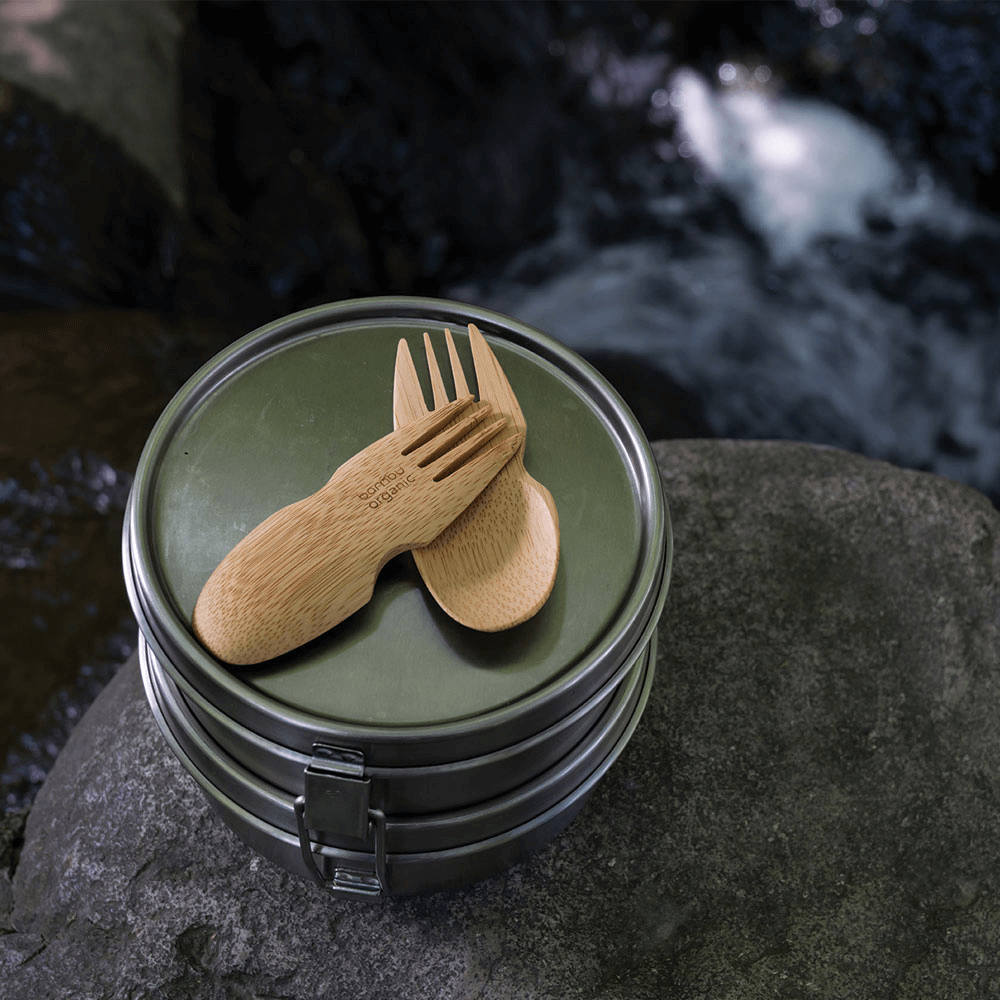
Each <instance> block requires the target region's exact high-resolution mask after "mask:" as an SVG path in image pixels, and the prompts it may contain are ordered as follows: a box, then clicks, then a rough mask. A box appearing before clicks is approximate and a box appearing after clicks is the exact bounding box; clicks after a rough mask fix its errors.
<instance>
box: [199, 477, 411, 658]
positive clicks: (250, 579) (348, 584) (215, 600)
mask: <svg viewBox="0 0 1000 1000" xmlns="http://www.w3.org/2000/svg"><path fill="white" fill-rule="evenodd" d="M351 528H352V524H351V523H350V522H344V521H343V520H340V521H338V520H337V519H336V518H331V517H330V516H329V504H328V502H326V500H325V498H324V495H323V491H322V490H321V491H320V492H319V493H315V494H313V495H312V496H310V497H307V498H306V499H304V500H299V501H298V502H296V503H293V504H289V505H288V506H287V507H283V508H282V509H281V510H279V511H276V512H275V513H274V514H272V515H271V516H270V517H268V518H267V519H266V520H265V521H263V522H261V524H259V525H258V526H257V527H256V528H254V529H253V531H251V532H250V533H249V534H248V535H246V537H245V538H243V539H242V541H240V542H239V543H238V544H237V545H236V547H235V548H234V549H233V550H232V551H231V552H230V553H229V554H228V555H227V556H226V558H225V559H223V560H222V562H221V563H220V564H219V565H218V566H217V567H216V569H215V571H214V572H213V573H212V575H211V576H210V577H209V579H208V582H207V583H206V584H205V586H204V588H203V589H202V592H201V594H200V595H199V598H198V602H197V604H196V605H195V609H194V616H193V623H194V629H195V634H196V635H197V636H198V638H199V639H200V640H201V641H202V642H203V643H204V644H205V645H206V646H207V647H208V649H209V650H211V651H212V652H213V653H214V654H215V655H216V656H218V657H219V658H220V659H222V660H225V661H226V662H228V663H233V664H248V663H258V662H262V661H263V660H266V659H270V658H271V657H273V656H278V655H280V654H281V653H284V652H287V651H288V650H290V649H294V648H296V647H297V646H300V645H302V644H303V643H305V642H308V641H309V640H310V639H314V638H315V637H316V636H318V635H321V634H322V633H323V632H325V631H327V629H330V628H332V627H333V626H334V625H336V624H337V623H338V622H340V621H343V620H344V619H345V618H347V617H348V616H349V615H351V614H353V613H354V612H355V611H357V610H358V609H359V608H361V607H363V606H364V605H365V604H366V603H367V602H368V601H369V600H370V599H371V595H372V591H373V589H374V586H375V579H376V577H377V576H378V572H379V570H380V569H381V568H382V566H383V565H384V564H385V562H386V561H387V560H388V559H390V558H391V557H392V556H393V555H394V554H395V552H394V551H393V549H394V548H395V547H394V546H392V545H391V543H390V546H389V547H388V548H387V547H386V544H385V543H386V542H387V539H385V538H384V537H382V538H379V539H373V538H372V537H370V536H369V537H365V536H364V534H363V533H359V532H356V531H352V530H351Z"/></svg>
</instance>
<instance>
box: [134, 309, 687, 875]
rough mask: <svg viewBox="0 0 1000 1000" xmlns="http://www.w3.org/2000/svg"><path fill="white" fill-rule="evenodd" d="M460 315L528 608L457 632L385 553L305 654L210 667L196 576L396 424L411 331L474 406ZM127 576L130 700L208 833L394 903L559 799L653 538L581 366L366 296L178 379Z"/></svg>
mask: <svg viewBox="0 0 1000 1000" xmlns="http://www.w3.org/2000/svg"><path fill="white" fill-rule="evenodd" d="M469 322H474V323H476V325H477V326H478V327H479V328H480V330H482V332H483V334H484V335H485V336H486V338H487V340H488V341H489V342H490V346H491V347H492V349H493V351H494V353H495V354H496V356H497V359H498V361H499V362H500V364H501V366H502V367H503V369H504V372H505V373H506V375H507V377H508V379H509V380H510V382H511V385H512V387H513V389H514V391H515V393H516V394H517V397H518V401H519V403H520V405H521V408H522V410H523V412H524V416H525V420H526V422H527V428H528V431H527V448H526V453H525V465H526V467H527V469H528V471H529V472H530V473H531V474H532V475H533V476H535V478H536V479H538V480H539V481H540V482H542V483H544V484H545V485H546V486H547V487H548V488H549V490H550V491H551V493H552V495H553V498H554V499H555V503H556V506H557V508H558V511H559V518H560V542H561V552H560V563H559V569H558V573H557V576H556V582H555V586H554V588H553V591H552V594H551V596H550V597H549V600H548V601H547V602H546V604H545V605H544V607H543V608H542V610H541V611H540V612H539V613H538V614H537V615H535V616H534V617H533V618H532V619H530V620H529V621H528V622H525V623H524V624H523V625H519V626H517V627H515V628H513V629H510V630H508V631H506V632H500V633H479V632H475V631H473V630H470V629H467V628H465V627H463V626H461V625H458V624H457V623H455V622H454V621H453V620H452V619H451V618H449V617H448V616H447V615H446V614H445V613H444V612H443V611H442V610H441V609H440V608H438V607H437V605H436V604H435V602H434V601H433V599H432V598H431V597H430V595H429V593H428V592H427V590H426V588H425V587H424V586H423V584H422V582H421V580H420V576H419V574H418V573H417V570H416V567H415V564H414V563H413V560H412V558H411V557H410V556H409V555H405V554H404V555H403V556H401V557H398V558H397V559H394V560H392V561H390V563H388V564H387V565H386V567H385V568H384V569H383V571H382V573H381V574H380V576H379V579H378V582H377V584H376V587H375V593H374V595H373V598H372V600H371V601H370V602H369V604H368V605H367V606H366V607H364V608H363V609H362V610H360V611H358V612H357V613H356V614H354V615H352V616H351V617H350V618H349V619H347V620H346V621H345V622H343V623H341V624H340V625H338V626H337V627H336V628H334V629H332V630H331V631H330V632H328V633H326V634H325V635H323V636H321V637H320V638H318V639H316V640H314V641H313V642H311V643H309V644H308V645H306V646H304V647H302V648H300V649H298V650H295V651H293V652H292V653H289V654H286V655H285V656H282V657H279V658H277V659H275V660H272V661H269V662H268V663H265V664H261V665H259V666H257V667H253V668H246V667H243V668H233V667H230V666H228V665H226V664H224V663H221V662H220V661H218V660H216V659H215V658H214V657H213V656H211V655H210V654H209V653H208V652H207V651H206V650H205V649H204V648H203V647H202V646H201V645H200V643H199V642H198V641H197V640H196V639H195V637H194V635H193V632H192V630H191V625H190V620H191V613H192V611H193V608H194V603H195V600H196V599H197V596H198V594H199V592H200V590H201V587H202V586H203V585H204V583H205V581H206V580H207V578H208V576H209V575H210V573H211V572H212V570H213V569H214V568H215V566H216V565H217V564H218V563H219V562H220V561H221V559H222V558H223V557H224V556H225V554H226V553H227V552H228V551H229V550H230V549H231V548H232V547H233V546H234V545H235V544H236V542H237V541H239V539H240V538H241V537H242V536H243V535H244V534H245V533H246V532H247V531H248V530H250V529H251V528H252V527H253V526H254V525H256V524H258V523H259V522H260V521H262V520H264V518H265V517H267V516H268V515H269V514H270V513H272V512H273V511H274V510H277V509H278V508H279V507H281V506H283V505H285V504H287V503H291V502H294V501H295V500H298V499H301V498H302V497H305V496H307V495H309V494H311V493H313V492H314V491H315V490H316V489H318V488H319V487H320V486H322V485H323V483H325V482H326V480H327V479H328V478H329V477H330V475H331V474H332V472H333V470H334V469H335V468H336V467H337V466H338V465H340V464H341V463H342V462H344V461H345V460H346V459H347V458H349V457H350V456H351V455H353V454H355V453H356V452H357V451H359V450H360V449H362V448H364V447H365V446H366V445H368V444H369V443H371V442H372V441H374V440H376V439H377V438H379V437H381V436H383V435H384V434H386V433H388V432H389V431H390V430H391V429H392V382H393V369H394V363H395V354H396V345H397V343H398V341H399V339H400V338H401V337H405V338H406V339H407V340H408V341H409V343H410V347H411V351H412V352H413V354H414V358H415V360H416V363H417V369H418V372H420V373H421V378H422V380H423V383H424V385H425V388H426V386H427V385H428V381H427V379H426V366H425V364H423V350H422V344H421V338H422V334H423V332H424V331H425V330H426V331H428V332H430V334H431V337H432V339H433V340H434V343H435V348H436V350H437V352H438V357H439V358H441V359H444V358H445V357H446V353H445V351H444V347H443V328H444V327H445V326H448V327H450V328H451V330H452V332H453V333H454V334H455V339H456V342H457V344H458V349H459V353H460V355H461V356H462V361H463V366H464V368H465V372H466V375H467V377H468V378H469V382H470V385H472V387H473V391H475V380H474V377H473V376H474V365H473V363H472V358H471V352H470V350H469V345H468V338H467V335H466V334H465V329H466V324H467V323H469ZM445 367H447V365H445ZM445 380H446V383H447V382H448V381H449V379H448V375H447V374H446V375H445ZM123 563H124V569H125V581H126V585H127V588H128V590H129V596H130V600H131V603H132V606H133V609H134V611H135V614H136V617H137V620H138V622H139V626H140V630H141V633H142V642H141V651H142V660H143V671H144V677H145V680H146V685H147V694H148V696H149V700H150V704H151V706H152V707H153V710H154V714H155V715H156V718H157V721H158V722H159V724H160V726H161V728H162V729H163V730H164V733H165V735H166V736H167V738H168V741H169V742H170V743H171V746H172V747H173V749H174V751H175V752H176V753H177V755H178V757H179V758H180V759H181V761H182V762H183V763H184V765H185V766H186V767H187V768H188V769H189V770H190V771H191V772H192V773H193V774H194V775H195V777H196V779H197V780H199V782H200V783H201V784H202V787H203V788H204V789H205V790H206V793H207V794H208V795H209V798H210V799H211V800H212V802H213V804H214V805H215V806H216V808H217V809H218V810H219V811H220V813H221V814H222V815H223V817H224V819H225V820H226V822H227V823H228V824H229V825H230V826H232V827H233V829H235V830H236V831H237V832H238V833H240V834H241V835H242V836H243V837H244V839H246V840H247V841H248V842H249V843H251V844H252V845H253V846H254V847H256V848H257V849H258V850H261V852H262V853H264V854H265V855H267V856H268V857H271V858H273V859H274V860H277V861H278V862H279V863H281V864H285V865H286V867H290V868H292V869H293V870H296V871H301V872H302V873H303V874H307V875H309V876H311V877H313V878H317V879H319V880H320V881H324V882H327V883H328V884H330V885H331V887H332V888H334V889H336V890H339V891H343V892H350V893H364V894H378V893H382V892H392V893H397V892H408V891H417V890H418V889H419V890H423V889H432V888H438V887H444V886H445V885H454V884H459V883H460V882H463V881H471V880H473V879H475V878H479V877H482V876H483V875H484V874H486V873H487V872H488V871H492V870H495V868H496V865H497V864H501V865H502V864H503V863H509V859H511V858H514V857H520V856H523V852H524V851H526V850H530V849H531V848H532V847H533V846H537V845H538V844H539V843H541V842H544V839H547V837H548V836H551V835H552V834H553V833H554V832H555V831H556V830H557V829H559V828H561V825H564V823H565V822H568V814H572V813H574V812H575V811H576V809H578V808H579V805H580V804H581V803H582V798H583V796H584V795H585V794H586V791H587V790H589V789H590V788H591V787H593V783H594V781H596V780H597V778H596V777H595V775H597V776H599V774H601V773H603V771H604V770H605V769H606V767H607V766H610V761H611V760H613V758H614V756H615V755H616V754H617V753H618V752H619V751H620V749H621V746H623V745H624V740H627V734H630V733H631V731H632V729H634V726H635V724H636V722H637V721H638V716H639V714H640V713H641V711H642V706H643V705H644V704H645V696H644V695H642V692H643V691H647V692H648V685H649V684H650V683H651V680H652V673H653V664H652V662H651V661H652V650H653V648H654V643H655V635H656V627H657V622H658V619H659V616H660V613H661V611H662V608H663V603H664V600H665V597H666V592H667V587H668V583H669V577H670V564H671V533H670V522H669V515H668V512H667V507H666V503H665V501H664V499H663V496H662V492H661V489H660V482H659V476H658V473H657V470H656V466H655V463H654V461H653V457H652V454H651V452H650V449H649V446H648V444H647V442H646V440H645V438H644V436H643V435H642V432H641V430H640V429H639V427H638V425H637V423H636V421H635V419H634V417H633V416H632V415H631V413H630V412H629V411H628V409H627V408H626V406H625V405H624V403H623V402H622V400H621V399H620V397H619V396H618V395H617V394H616V393H615V392H614V390H613V389H611V387H610V386H609V385H608V384H607V383H606V382H605V381H604V379H603V378H602V377H601V376H600V375H599V374H598V373H597V372H596V371H595V370H594V369H593V368H591V367H590V366H589V365H588V364H587V363H586V362H584V361H583V360H582V359H581V358H579V357H578V356H577V355H575V354H573V353H572V352H570V351H568V350H567V349H565V348H564V347H562V346H561V345H559V344H558V343H556V342H555V341H553V340H551V339H550V338H548V337H546V336H545V335H543V334H541V333H539V332H538V331H536V330H533V329H531V328H530V327H527V326H525V325H523V324H520V323H517V322H516V321H514V320H512V319H510V318H508V317H505V316H501V315H499V314H497V313H493V312H488V311H486V310H483V309H479V308H476V307H473V306H467V305H463V304H460V303H454V302H444V301H440V300H433V299H416V298H388V299H363V300H355V301H349V302H342V303H337V304H333V305H329V306H323V307H319V308H316V309H310V310H306V311H305V312H301V313H297V314H295V315H293V316H289V317H286V318H284V319H281V320H278V321H276V322H274V323H271V324H269V325H267V326H265V327H262V328H261V329H260V330H257V331H255V332H254V333H252V334H250V335H249V336H247V337H244V338H243V339H242V340H239V341H237V342H236V343H235V344H233V345H232V346H231V347H229V348H228V349H227V350H225V351H224V352H222V353H221V354H220V355H218V356H217V357H216V358H214V359H213V360H212V361H210V362H209V363H208V364H207V365H205V366H204V367H203V368H202V369H201V370H200V371H199V372H197V373H196V374H195V375H194V376H193V377H192V378H191V379H190V380H189V381H188V383H187V384H186V385H185V386H184V387H183V388H182V389H181V390H180V392H179V393H178V394H177V395H176V396H175V397H174V399H173V400H172V401H171V403H170V404H169V405H168V407H167V408H166V410H165V411H164V412H163V414H162V416H161V417H160V419H159V421H158V422H157V424H156V426H155V427H154V429H153V431H152V433H151V435H150V438H149V440H148V442H147V444H146V448H145V450H144V451H143V454H142V457H141V459H140V462H139V466H138V469H137V473H136V478H135V482H134V485H133V488H132V493H131V496H130V500H129V505H128V510H127V512H126V521H125V528H124V535H123ZM293 821H294V822H293ZM501 827H503V829H501ZM289 838H292V847H293V848H294V849H293V850H291V852H289ZM456 852H457V853H456ZM387 858H389V859H390V860H388V861H387ZM331 873H332V874H331Z"/></svg>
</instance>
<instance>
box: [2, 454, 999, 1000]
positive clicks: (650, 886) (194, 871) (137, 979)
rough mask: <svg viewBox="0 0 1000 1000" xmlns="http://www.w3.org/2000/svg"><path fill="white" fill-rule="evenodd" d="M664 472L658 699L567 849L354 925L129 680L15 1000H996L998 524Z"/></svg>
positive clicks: (957, 491) (855, 465) (22, 940)
mask: <svg viewBox="0 0 1000 1000" xmlns="http://www.w3.org/2000/svg"><path fill="white" fill-rule="evenodd" d="M655 450H656V454H657V459H658V462H659V465H660V468H661V472H662V477H663V482H664V486H665V489H666V493H667V496H668V499H669V502H670V505H671V512H672V517H673V526H674V536H675V545H676V549H675V552H676V554H675V560H674V576H673V583H672V585H671V590H670V595H669V598H668V603H667V609H666V612H665V615H664V618H663V620H662V623H661V628H660V640H661V645H660V662H659V670H658V673H657V678H656V683H655V685H654V690H653V694H652V697H651V699H650V703H649V705H648V707H647V709H646V712H645V715H644V716H643V719H642V722H641V724H640V726H639V728H638V730H637V732H636V734H635V736H634V737H633V740H632V742H631V743H630V744H629V746H628V747H627V749H626V750H625V752H624V754H623V755H622V757H621V758H620V759H619V760H618V762H617V763H616V764H615V766H614V767H613V768H612V769H611V771H610V772H609V773H608V775H607V776H606V778H605V779H604V781H603V782H602V783H601V784H600V785H599V786H598V788H597V790H596V791H595V793H594V795H593V797H592V798H591V800H590V802H589V803H588V805H587V806H586V808H585V809H584V811H583V812H582V813H581V815H580V816H579V817H578V818H577V819H576V820H575V821H574V822H573V823H572V824H571V825H570V827H569V828H568V829H567V830H566V831H565V832H564V833H563V834H561V835H560V836H559V837H557V838H556V839H555V840H554V841H553V842H552V843H551V844H550V845H549V846H548V847H546V848H544V849H543V850H542V851H541V852H540V853H538V854H537V855H536V856H534V857H533V858H532V859H531V860H529V861H527V862H525V863H523V864H521V865H518V866H516V867H514V868H512V869H510V870H509V871H507V872H506V873H505V874H503V875H500V876H498V877H496V878H493V879H490V880H487V881H485V882H482V883H480V884H477V885H475V886H472V887H470V888H468V889H465V890H461V891H454V892H447V893H439V894H433V895H428V896H424V897H416V898H410V899H383V900H380V901H378V902H376V903H374V904H359V903H357V902H353V901H344V900H341V899H338V898H335V897H332V896H330V895H329V894H328V893H326V892H324V891H323V890H321V889H320V888H318V887H316V886H314V885H312V884H309V883H306V882H304V881H302V880H300V879H299V878H297V877H294V876H291V875H288V874H285V873H283V872H282V871H280V870H278V869H276V868H275V867H274V866H272V865H271V864H270V863H268V862H266V861H263V860H261V859H259V858H257V857H256V856H255V855H254V854H253V853H252V852H251V851H249V849H247V848H245V847H244V846H243V845H242V844H241V843H240V842H239V841H238V840H237V838H236V837H235V836H234V835H232V834H231V833H230V832H229V831H228V830H227V829H226V828H225V827H224V826H223V825H222V824H221V823H220V821H218V820H217V819H216V818H215V815H214V814H213V813H212V812H210V811H209V808H208V806H207V805H206V804H205V802H204V801H203V799H202V797H201V794H200V792H199V791H198V790H197V788H196V787H195V785H194V783H193V781H192V780H191V779H190V778H189V777H188V776H187V775H186V774H185V773H184V772H183V771H182V769H181V768H180V766H179V765H178V764H177V763H176V761H175V760H174V758H173V757H172V756H171V754H170V752H169V751H168V749H167V747H166V745H165V743H164V741H163V740H162V738H161V737H160V735H159V733H158V731H157V730H156V728H155V725H154V723H153V720H152V717H151V715H150V713H149V711H148V709H147V707H146V705H145V702H144V700H143V694H142V688H141V684H140V681H139V676H138V671H137V668H136V664H135V662H134V661H130V662H129V663H128V664H126V665H125V666H124V667H123V668H122V669H121V671H120V672H119V674H118V675H117V677H116V678H115V680H114V681H113V682H112V684H111V685H110V686H109V687H108V688H107V689H106V691H105V693H104V694H103V695H102V696H101V698H100V699H99V700H98V702H97V703H96V704H95V705H94V707H93V708H92V709H91V711H90V712H89V713H88V715H87V716H86V718H85V719H84V720H83V722H81V724H80V725H79V726H78V727H77V729H76V730H75V732H74V734H73V736H72V737H71V740H70V742H69V744H68V745H67V747H66V749H65V751H64V752H63V754H62V755H61V757H60V758H59V760H58V761H57V764H56V766H55V768H54V769H53V771H52V773H51V775H50V777H49V779H48V781H47V782H46V784H45V785H44V787H43V789H42V791H41V793H40V794H39V796H38V798H37V800H36V802H35V805H34V807H33V809H32V811H31V813H30V816H29V819H28V824H27V829H26V832H25V841H24V846H23V849H22V850H21V854H20V859H19V861H18V862H17V864H16V870H15V873H14V878H13V913H12V917H11V919H10V920H9V921H7V926H12V927H13V928H14V930H12V931H9V932H8V933H4V934H2V936H0V984H2V985H0V994H2V995H3V996H4V997H5V998H9V1000H22V998H23V1000H29V998H30V1000H38V998H45V997H88V998H119V997H121V998H124V997H133V996H143V997H150V998H154V997H162V998H169V997H185V998H186V997H198V998H201V997H205V998H216V997H218V998H223V997H251V996H254V997H261V996H267V997H282V998H293V997H294V998H310V1000H311V998H315V997H319V996H322V997H327V998H339V997H343V998H351V1000H354V998H357V997H362V996H364V997H369V998H382V997H386V998H388V997H393V998H395V997H400V996H407V997H425V996H426V997H433V998H444V1000H447V998H468V997H481V998H512V997H525V998H527V997H531V998H539V1000H540V998H580V1000H584V998H586V1000H619V998H629V1000H645V998H649V1000H652V998H660V997H664V996H670V997H677V998H689V997H690V998H693V997H712V998H713V1000H722V998H736V997H739V998H741V1000H754V998H768V1000H771V998H775V997H789V998H791V997H795V998H802V997H837V998H854V997H857V998H864V1000H869V998H871V997H873V996H888V995H892V996H895V997H898V998H909V997H913V998H915V997H929V996H933V997H972V996H995V995H997V992H998V991H1000V965H998V964H997V961H996V955H997V954H1000V883H998V880H997V876H996V872H997V870H998V868H1000V839H998V837H997V834H996V822H997V816H998V815H1000V777H998V776H1000V642H998V639H1000V636H998V631H1000V516H998V513H997V511H996V510H995V509H994V508H993V507H992V506H991V505H990V504H989V503H988V502H987V501H986V500H985V498H983V497H982V496H981V495H979V494H977V493H975V492H974V491H972V490H970V489H968V488H966V487H964V486H960V485H957V484H954V483H952V482H949V481H947V480H944V479H940V478H935V477H933V476H930V475H927V474H923V473H914V472H907V471H902V470H899V469H897V468H894V467H892V466H890V465H887V464H884V463H879V462H874V461H871V460H868V459H864V458H861V457H858V456H855V455H852V454H849V453H845V452H841V451H837V450H833V449H826V448H818V447H813V446H808V445H801V444H790V443H777V442H769V443H733V442H705V441H675V442H669V443H665V442H664V443H659V444H658V445H656V448H655ZM13 861H14V859H13V855H11V860H10V863H13ZM2 902H3V901H2V899H0V904H2ZM2 915H3V906H2V905H0V916H2ZM4 929H5V928H0V933H2V932H3V930H4Z"/></svg>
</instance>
